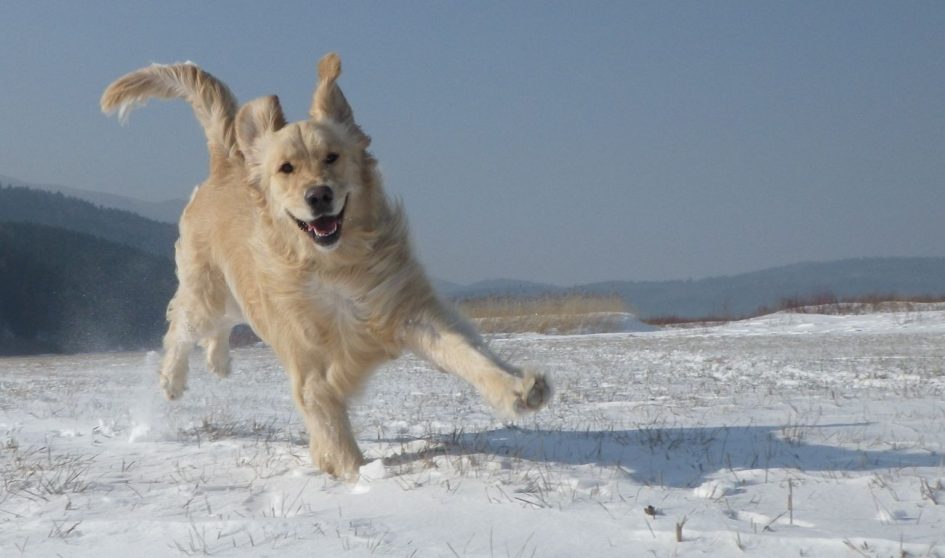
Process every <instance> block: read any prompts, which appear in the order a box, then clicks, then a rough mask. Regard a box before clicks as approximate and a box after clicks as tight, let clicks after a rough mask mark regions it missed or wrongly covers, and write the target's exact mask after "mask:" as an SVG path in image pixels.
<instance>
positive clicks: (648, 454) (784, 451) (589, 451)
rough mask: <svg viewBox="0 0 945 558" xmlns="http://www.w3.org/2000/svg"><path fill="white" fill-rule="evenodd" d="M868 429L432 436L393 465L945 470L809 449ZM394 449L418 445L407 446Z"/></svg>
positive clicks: (679, 473) (868, 452)
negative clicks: (441, 461) (500, 462)
mask: <svg viewBox="0 0 945 558" xmlns="http://www.w3.org/2000/svg"><path fill="white" fill-rule="evenodd" d="M868 426H870V423H851V424H825V425H816V426H799V425H787V426H721V427H697V428H647V427H642V428H639V429H636V430H615V431H594V430H586V431H567V430H562V431H552V430H526V429H520V428H517V427H506V428H500V429H496V430H488V431H484V432H470V433H466V432H457V433H453V434H449V435H442V436H434V437H433V439H432V440H430V447H429V448H426V449H423V450H420V451H416V452H405V453H400V454H397V455H393V456H390V457H388V458H386V459H385V462H386V463H387V464H390V465H397V464H404V463H410V462H413V461H418V460H422V459H426V458H428V457H431V456H435V455H470V454H490V455H495V456H499V457H509V458H515V459H522V460H526V461H532V462H541V463H558V464H565V465H594V466H600V467H615V468H617V467H619V468H620V469H622V470H623V471H625V472H626V473H627V474H628V475H629V476H630V477H631V478H632V479H633V480H634V481H636V482H638V483H641V484H647V485H657V486H670V487H695V486H698V485H700V484H702V483H703V482H705V480H706V479H707V477H709V476H710V475H712V474H713V473H716V472H719V471H722V470H734V471H736V472H737V471H740V470H749V469H761V470H768V469H797V470H800V471H821V472H829V471H833V472H838V473H840V472H843V471H864V470H879V469H901V468H910V467H941V466H942V465H943V464H945V459H943V456H942V455H940V454H937V453H934V452H928V451H917V450H913V451H904V450H896V449H888V450H877V449H855V448H848V447H837V446H830V445H822V444H819V443H809V442H807V441H805V438H806V437H807V436H808V435H809V434H810V433H811V432H813V431H815V430H823V429H830V430H831V432H830V433H831V434H833V435H836V434H841V433H842V434H843V435H844V436H847V439H863V437H862V436H861V437H859V438H857V437H856V433H857V432H858V431H863V430H865V429H866V428H867V427H868ZM387 441H388V442H394V443H396V442H406V441H413V440H407V439H396V440H387Z"/></svg>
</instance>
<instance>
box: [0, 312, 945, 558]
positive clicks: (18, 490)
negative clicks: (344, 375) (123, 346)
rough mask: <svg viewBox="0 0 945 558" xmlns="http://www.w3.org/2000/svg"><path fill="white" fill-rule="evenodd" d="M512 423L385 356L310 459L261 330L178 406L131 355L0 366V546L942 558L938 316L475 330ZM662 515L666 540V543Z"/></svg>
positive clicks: (17, 552)
mask: <svg viewBox="0 0 945 558" xmlns="http://www.w3.org/2000/svg"><path fill="white" fill-rule="evenodd" d="M493 345H494V347H495V348H497V350H498V351H499V352H500V353H501V354H503V355H505V356H508V357H511V358H514V359H515V360H516V361H518V362H525V363H528V364H533V365H537V366H540V367H542V368H543V369H544V370H545V371H547V372H548V374H549V375H550V376H551V378H552V379H553V381H554V382H555V387H556V397H555V399H554V401H553V402H552V404H551V406H550V407H549V408H548V409H546V410H544V411H543V412H541V413H539V414H538V415H536V416H534V417H531V418H528V419H527V420H522V421H519V422H518V423H516V424H514V425H512V424H507V423H503V422H502V421H501V420H498V419H496V418H495V417H494V416H493V415H492V413H491V412H490V411H489V410H488V409H487V408H486V407H485V406H484V405H483V403H482V401H481V400H480V398H479V397H478V396H477V395H476V394H475V393H473V392H472V390H471V389H470V388H469V387H467V386H466V385H465V384H462V383H461V382H460V381H459V380H457V379H455V378H453V377H450V376H446V375H443V374H440V373H438V372H435V371H433V370H432V369H431V368H430V367H428V366H427V365H425V364H424V363H422V362H420V361H418V360H416V359H414V358H412V357H405V358H403V359H401V360H398V361H397V362H395V363H392V364H391V365H389V366H387V367H385V368H384V369H382V370H381V371H380V372H379V373H378V374H377V375H376V376H375V377H374V379H373V381H372V383H371V384H370V385H369V386H368V389H367V390H366V392H365V393H364V395H363V397H362V398H361V399H360V400H359V401H358V402H357V403H356V404H355V405H354V406H353V409H352V414H353V417H352V419H353V422H354V424H355V426H356V429H357V431H358V438H359V441H360V443H361V446H362V448H363V449H364V451H365V454H366V456H367V458H368V460H369V463H368V464H367V465H365V466H364V467H363V468H362V478H361V480H360V481H359V482H358V483H357V484H355V485H346V484H342V483H339V482H336V481H334V480H331V479H330V478H328V477H326V476H325V475H323V474H321V473H319V472H317V471H315V470H313V469H312V468H311V466H310V461H309V457H308V452H307V449H306V447H305V446H304V442H303V440H304V437H303V435H302V422H301V420H300V418H299V416H298V415H297V414H296V412H295V409H294V408H293V405H292V402H291V399H290V396H289V387H288V382H287V380H286V378H285V376H284V374H283V373H282V371H281V368H280V366H279V364H278V363H277V362H276V360H275V359H274V358H273V356H272V354H271V353H270V352H269V351H268V350H266V349H260V348H254V349H243V350H237V351H235V354H234V364H235V370H234V373H233V375H232V376H231V378H229V379H228V380H222V381H221V380H218V379H217V378H216V377H212V376H211V375H209V374H207V373H206V372H205V370H204V369H203V364H202V358H200V356H201V355H195V358H194V361H193V367H194V369H193V371H192V373H191V382H190V390H189V391H188V392H187V393H186V394H185V397H184V398H183V399H182V400H181V401H179V402H176V403H169V402H166V401H164V400H163V398H162V397H161V396H160V394H159V392H158V388H157V377H156V372H155V370H156V365H157V356H156V355H154V354H147V355H145V354H121V355H82V356H72V357H45V358H26V359H4V360H0V444H2V447H0V473H2V484H0V555H2V556H3V557H16V556H65V557H83V556H88V557H92V556H94V557H118V556H120V557H124V556H134V557H135V558H146V557H159V556H161V557H163V556H179V555H197V556H201V555H211V556H250V555H252V556H279V557H293V556H307V557H310V556H317V557H325V556H352V557H358V556H396V557H405V558H410V557H416V558H421V557H489V558H493V557H512V558H518V557H521V558H528V557H532V556H534V557H554V556H558V557H574V556H578V557H582V558H592V557H610V556H621V557H635V556H721V557H728V556H743V555H745V556H759V557H771V556H811V557H824V556H854V557H855V556H882V557H902V556H945V311H943V310H942V309H941V308H940V307H935V308H931V309H929V310H928V311H913V312H906V313H886V314H873V315H864V316H818V315H801V314H775V315H772V316H767V317H763V318H758V319H754V320H749V321H745V322H738V323H733V324H729V325H724V326H717V327H711V328H701V329H677V330H666V331H658V332H645V333H622V334H607V335H584V336H562V337H542V336H514V337H510V338H502V339H495V340H494V341H493ZM677 534H678V535H681V542H680V541H677Z"/></svg>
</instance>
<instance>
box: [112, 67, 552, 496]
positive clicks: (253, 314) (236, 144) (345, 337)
mask: <svg viewBox="0 0 945 558" xmlns="http://www.w3.org/2000/svg"><path fill="white" fill-rule="evenodd" d="M340 73H341V62H340V60H339V58H338V57H337V55H335V54H329V55H327V56H325V57H324V58H323V59H322V60H321V61H320V62H319V65H318V76H319V81H318V86H317V88H316V90H315V94H314V96H313V99H312V107H311V109H310V118H309V119H308V120H303V121H300V122H294V123H291V124H290V123H287V122H286V120H285V118H284V116H283V113H282V109H281V107H280V106H279V101H278V99H277V98H276V97H264V98H261V99H257V100H255V101H252V102H250V103H247V104H246V105H244V106H243V107H242V108H239V109H237V107H238V104H237V102H236V100H235V98H234V97H233V95H232V93H231V92H230V91H229V89H228V88H227V87H226V86H225V85H224V84H223V83H221V82H220V81H218V80H217V79H216V78H214V77H213V76H211V75H210V74H208V73H206V72H204V71H203V70H201V69H200V68H198V67H197V66H195V65H193V64H190V63H186V64H176V65H170V66H160V65H155V66H151V67H149V68H143V69H141V70H138V71H136V72H132V73H131V74H128V75H126V76H124V77H122V78H120V79H119V80H117V81H115V82H114V83H113V84H111V85H110V86H109V87H108V89H107V90H106V91H105V93H104V95H103V96H102V102H101V104H102V110H103V111H106V112H110V111H113V110H118V111H119V112H120V114H121V115H122V116H124V115H126V114H127V112H128V110H129V109H130V108H132V107H134V106H135V105H138V104H142V103H143V102H145V101H146V100H147V99H148V98H150V97H158V98H183V99H185V100H187V101H189V102H190V104H191V105H192V106H193V109H194V112H195V114H196V115H197V118H198V120H199V121H200V123H201V124H202V125H203V128H204V131H205V132H206V135H207V144H208V148H209V151H210V176H209V177H208V179H207V180H206V182H204V183H203V184H202V185H201V186H200V187H199V188H198V189H197V191H196V192H195V193H194V196H193V197H192V199H191V200H190V203H189V204H188V205H187V207H186V209H185V210H184V213H183V215H182V217H181V221H180V239H179V240H178V242H177V255H176V261H177V276H178V279H179V287H178V289H177V292H176V294H175V295H174V297H173V299H172V300H171V302H170V304H169V305H168V310H167V317H168V322H169V326H168V331H167V334H166V335H165V338H164V356H163V361H162V364H161V375H160V378H161V386H162V388H163V389H164V393H165V394H166V396H167V397H168V399H177V398H178V397H180V396H181V394H182V393H183V390H184V389H185V385H186V381H187V371H188V370H187V369H188V365H187V361H188V355H189V353H190V352H191V350H192V349H193V348H194V345H195V344H198V343H199V344H201V345H202V346H204V347H205V349H206V356H207V365H208V367H209V369H210V370H212V371H213V372H215V373H216V374H218V375H220V376H226V375H227V374H228V373H229V369H230V359H229V333H230V330H231V329H232V327H233V326H234V325H236V324H237V323H240V322H248V323H249V324H250V325H251V326H252V327H253V329H254V330H255V331H256V332H257V334H258V335H259V336H260V337H261V338H262V339H263V340H264V341H266V342H267V343H268V344H269V345H270V346H271V347H272V348H273V350H274V351H275V352H276V354H277V355H278V356H279V358H280V360H281V361H282V363H283V364H284V366H285V368H286V371H287V372H288V375H289V378H290V381H291V386H292V395H293V397H294V400H295V403H296V405H297V406H298V408H299V410H300V411H301V413H302V415H303V416H304V418H305V424H306V427H307V429H308V432H309V436H310V444H309V447H310V451H311V454H312V460H313V462H314V464H316V465H317V466H318V467H320V468H321V469H322V470H323V471H325V472H327V473H330V474H332V475H336V476H340V477H343V478H346V479H352V478H354V477H356V476H357V473H358V467H359V466H360V465H361V463H362V455H361V452H360V450H359V449H358V446H357V443H356V442H355V439H354V436H353V434H352V431H351V425H350V423H349V421H348V413H347V400H348V398H349V397H350V396H351V395H352V394H354V393H355V392H356V391H357V390H358V388H359V387H360V386H361V384H362V382H363V381H364V379H365V378H366V377H367V376H368V375H369V374H370V373H371V372H372V371H373V370H374V369H375V368H376V367H377V366H378V365H379V364H381V363H383V362H384V361H387V360H389V359H392V358H395V357H397V356H398V355H399V354H400V353H401V352H402V351H404V350H411V351H414V352H416V353H417V354H419V355H421V356H423V357H425V358H426V359H428V360H429V361H430V362H431V363H433V364H434V365H435V366H437V367H438V368H440V369H442V370H445V371H448V372H451V373H453V374H455V375H457V376H459V377H460V378H463V379H464V380H466V381H467V382H469V383H470V384H472V385H473V386H475V387H476V389H477V390H478V391H479V392H480V393H481V394H482V395H483V396H484V397H485V399H486V400H487V401H488V402H489V403H490V404H491V405H492V406H493V407H495V409H496V410H497V411H499V412H500V413H502V414H504V415H516V414H519V413H522V412H527V411H532V410H535V409H538V408H540V407H541V406H543V405H544V404H545V403H546V402H547V401H548V399H549V397H550V393H551V391H550V387H549V385H548V384H547V382H546V381H545V380H544V378H543V377H542V376H541V375H538V374H535V373H533V372H528V371H523V370H521V369H519V368H517V367H515V366H512V365H510V364H508V363H506V362H504V361H503V360H501V359H500V358H498V357H497V356H496V355H495V354H494V353H492V352H491V351H490V350H489V348H488V347H487V346H486V345H485V344H484V343H483V342H482V340H481V339H480V337H479V336H478V335H477V334H476V333H475V331H474V330H473V329H472V328H471V327H470V326H469V325H468V324H467V322H465V321H464V320H462V319H460V318H459V317H458V316H457V315H456V314H455V313H454V312H453V311H452V310H450V309H449V308H448V307H446V306H444V304H442V303H441V302H440V301H439V299H438V298H437V296H436V295H435V293H434V291H433V289H432V288H431V286H430V282H429V281H428V279H427V277H426V276H425V274H424V272H423V270H422V268H421V267H420V265H419V264H418V263H417V261H416V259H415V258H414V256H413V253H412V251H411V248H410V244H409V238H408V233H407V224H406V219H405V216H404V212H403V209H402V208H401V207H400V205H399V204H396V203H392V202H391V201H390V200H389V199H388V198H387V196H386V195H385V193H384V191H383V189H382V186H381V180H380V176H379V175H378V172H377V163H376V161H375V160H374V158H373V157H372V156H371V154H370V153H369V152H368V151H367V147H368V145H369V144H370V138H369V137H368V136H367V135H366V134H364V132H363V131H362V130H361V129H360V127H359V126H358V125H357V124H356V123H355V121H354V118H353V114H352V111H351V108H350V106H349V105H348V102H347V101H346V100H345V97H344V95H343V94H342V92H341V89H340V88H339V87H338V86H337V84H336V80H337V79H338V76H339V75H340ZM335 159H336V160H335ZM286 163H289V164H290V167H291V171H290V172H286V170H287V169H288V168H289V167H286V166H285V164H286ZM321 185H325V186H328V187H330V188H332V190H333V191H334V193H335V195H334V200H333V201H332V212H333V214H334V213H338V212H340V211H342V210H343V211H344V213H343V214H342V215H343V219H342V225H341V233H340V234H341V236H340V240H339V241H338V242H337V244H335V245H333V246H330V247H322V246H320V245H317V244H316V242H314V241H313V238H314V237H312V236H311V235H310V234H309V233H308V232H306V231H305V230H302V229H300V226H305V223H307V222H309V221H312V220H314V219H315V218H316V217H318V215H315V213H314V211H313V210H312V208H311V205H310V204H309V203H307V202H306V191H310V189H311V188H312V187H314V186H321ZM300 222H301V223H300Z"/></svg>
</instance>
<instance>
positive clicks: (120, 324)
mask: <svg viewBox="0 0 945 558" xmlns="http://www.w3.org/2000/svg"><path fill="white" fill-rule="evenodd" d="M176 285H177V280H176V278H175V277H174V266H173V263H172V262H171V260H169V259H168V258H166V257H162V256H157V255H154V254H148V253H145V252H142V251H140V250H136V249H134V248H130V247H128V246H122V245H119V244H115V243H112V242H108V241H105V240H102V239H100V238H95V237H92V236H90V235H86V234H82V233H78V232H75V231H67V230H65V229H61V228H55V227H47V226H44V225H37V224H33V223H0V355H12V354H35V353H74V352H87V351H105V350H130V349H141V348H153V347H157V346H159V344H160V339H161V335H162V333H163V331H164V322H165V320H164V311H165V308H166V306H167V301H168V300H169V299H170V297H171V296H172V295H173V293H174V289H175V288H176Z"/></svg>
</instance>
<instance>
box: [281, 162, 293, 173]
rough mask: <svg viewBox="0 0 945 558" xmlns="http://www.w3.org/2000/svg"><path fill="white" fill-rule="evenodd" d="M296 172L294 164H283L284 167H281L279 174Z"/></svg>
mask: <svg viewBox="0 0 945 558" xmlns="http://www.w3.org/2000/svg"><path fill="white" fill-rule="evenodd" d="M294 170H295V167H293V166H292V163H282V166H281V167H279V172H281V173H284V174H292V171H294Z"/></svg>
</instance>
